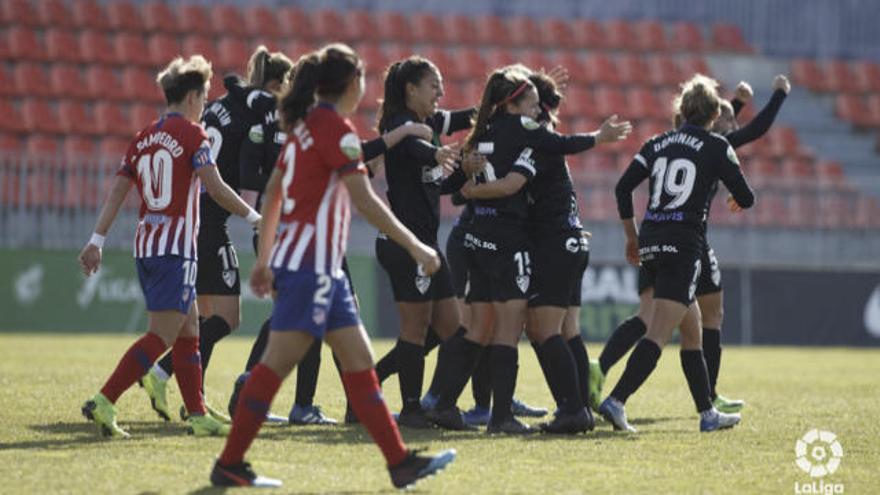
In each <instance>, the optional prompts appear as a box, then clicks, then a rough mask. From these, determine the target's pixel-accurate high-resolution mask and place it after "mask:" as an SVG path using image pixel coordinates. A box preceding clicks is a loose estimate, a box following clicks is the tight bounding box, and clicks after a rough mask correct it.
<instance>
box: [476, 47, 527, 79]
mask: <svg viewBox="0 0 880 495" xmlns="http://www.w3.org/2000/svg"><path fill="white" fill-rule="evenodd" d="M517 62H519V60H517V58H516V56H515V55H514V54H513V52H511V51H510V50H508V49H507V48H501V47H498V48H490V49H489V50H488V51H487V52H486V65H485V66H484V67H483V68H482V72H483V76H482V77H481V80H482V82H485V81H486V77H488V75H489V73H490V72H491V71H493V70H495V69H497V68H499V67H504V66H506V65H510V64H515V63H517Z"/></svg>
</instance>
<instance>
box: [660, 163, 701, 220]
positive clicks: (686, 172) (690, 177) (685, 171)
mask: <svg viewBox="0 0 880 495" xmlns="http://www.w3.org/2000/svg"><path fill="white" fill-rule="evenodd" d="M667 162H668V159H667V158H666V157H665V156H661V157H660V158H657V160H656V161H655V162H654V167H653V168H652V169H651V175H652V176H654V190H653V191H652V193H651V209H652V210H653V209H657V208H658V207H659V206H660V196H661V194H662V192H663V190H664V189H665V190H666V194H668V195H669V196H672V201H670V202H669V203H668V204H666V206H664V207H663V209H664V210H674V209H675V208H678V207H680V206H681V205H683V204H685V203H686V202H687V200H688V198H689V197H690V196H691V193H692V192H693V190H694V181H695V180H696V178H697V167H696V166H695V165H694V162H692V161H690V160H688V159H687V158H676V159H675V160H672V163H668V164H667Z"/></svg>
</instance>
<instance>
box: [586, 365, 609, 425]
mask: <svg viewBox="0 0 880 495" xmlns="http://www.w3.org/2000/svg"><path fill="white" fill-rule="evenodd" d="M604 386H605V374H604V373H602V367H601V366H599V361H597V360H595V359H591V360H590V400H589V403H590V409H592V410H593V411H595V412H597V413H598V412H599V405H600V404H602V387H604Z"/></svg>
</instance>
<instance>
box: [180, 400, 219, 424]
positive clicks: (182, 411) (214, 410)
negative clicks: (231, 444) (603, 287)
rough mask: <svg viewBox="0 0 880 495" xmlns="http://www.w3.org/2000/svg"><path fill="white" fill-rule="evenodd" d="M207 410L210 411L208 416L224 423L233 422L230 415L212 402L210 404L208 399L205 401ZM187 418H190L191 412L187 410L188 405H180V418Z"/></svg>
mask: <svg viewBox="0 0 880 495" xmlns="http://www.w3.org/2000/svg"><path fill="white" fill-rule="evenodd" d="M205 411H206V412H207V413H208V416H211V417H212V418H214V419H216V420H217V421H219V422H221V423H223V424H227V425H229V424H232V420H231V419H230V418H229V416H227V415H225V414H223V411H221V410H219V409H217V408H216V407H214V406H212V405H211V404H208V401H205ZM187 418H189V413H187V412H186V406H180V419H181V420H182V421H186V420H187Z"/></svg>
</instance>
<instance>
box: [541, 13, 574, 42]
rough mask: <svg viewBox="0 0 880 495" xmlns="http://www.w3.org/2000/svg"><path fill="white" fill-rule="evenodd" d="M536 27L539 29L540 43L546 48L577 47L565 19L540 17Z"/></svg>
mask: <svg viewBox="0 0 880 495" xmlns="http://www.w3.org/2000/svg"><path fill="white" fill-rule="evenodd" d="M538 29H539V30H540V35H541V43H542V44H543V45H544V46H546V47H548V48H556V49H560V48H564V49H573V48H577V44H576V40H575V35H574V33H573V32H572V30H571V26H570V25H569V23H568V22H567V21H566V20H565V19H560V18H556V17H548V18H545V19H542V20H541V21H540V23H539V25H538Z"/></svg>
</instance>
